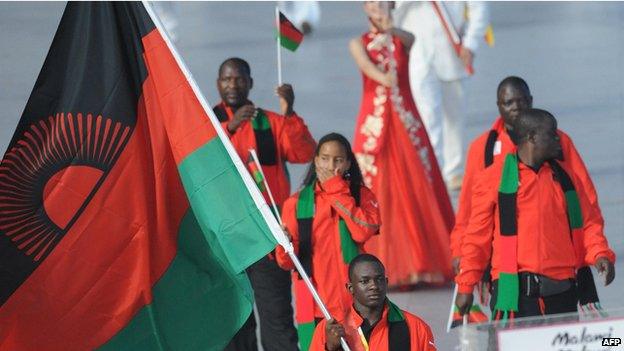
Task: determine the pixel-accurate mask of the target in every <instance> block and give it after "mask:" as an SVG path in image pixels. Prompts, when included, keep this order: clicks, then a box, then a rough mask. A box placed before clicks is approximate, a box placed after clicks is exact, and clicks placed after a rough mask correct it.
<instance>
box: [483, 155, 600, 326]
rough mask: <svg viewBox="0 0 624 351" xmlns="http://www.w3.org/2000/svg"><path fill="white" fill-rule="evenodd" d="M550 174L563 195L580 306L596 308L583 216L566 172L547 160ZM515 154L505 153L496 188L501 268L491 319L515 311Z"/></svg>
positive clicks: (516, 300)
mask: <svg viewBox="0 0 624 351" xmlns="http://www.w3.org/2000/svg"><path fill="white" fill-rule="evenodd" d="M549 164H550V166H551V168H552V169H553V172H554V176H555V178H556V179H557V180H558V182H559V185H560V186H561V188H562V191H563V193H564V195H565V200H566V212H567V216H568V223H569V226H570V236H571V240H572V243H573V246H574V249H575V251H576V269H577V273H576V276H577V277H576V278H577V279H576V284H577V290H578V299H579V303H580V304H581V306H583V305H589V306H591V307H594V308H598V309H599V308H600V304H599V302H598V294H597V293H596V286H595V284H594V280H593V276H592V273H591V269H590V268H589V267H587V266H584V263H583V254H582V252H583V235H584V233H583V216H582V213H581V206H580V203H579V198H578V194H577V192H576V189H575V188H574V184H573V183H572V180H571V178H570V176H569V175H568V174H567V173H566V172H565V170H564V169H563V168H562V167H561V166H560V165H559V163H558V162H557V161H555V160H551V161H549ZM518 180H519V171H518V156H517V154H515V153H510V154H507V156H505V161H504V165H503V171H502V175H501V183H500V186H499V190H498V206H499V220H500V235H501V238H500V239H501V257H502V262H501V269H500V273H499V277H498V294H497V298H496V305H495V306H494V313H495V318H494V319H495V320H503V321H505V320H507V319H508V318H509V319H513V317H514V312H517V311H518V298H519V293H520V281H519V278H518V240H517V239H518V222H517V194H518Z"/></svg>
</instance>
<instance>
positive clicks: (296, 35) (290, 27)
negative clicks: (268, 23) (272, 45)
mask: <svg viewBox="0 0 624 351" xmlns="http://www.w3.org/2000/svg"><path fill="white" fill-rule="evenodd" d="M277 35H278V36H279V41H280V43H281V44H282V46H283V47H285V48H286V49H288V50H290V51H293V52H294V51H295V50H297V48H298V47H299V44H301V42H302V41H303V33H301V32H300V31H299V29H297V27H295V25H294V24H292V22H290V21H289V20H288V18H286V16H284V14H283V13H282V12H281V11H280V12H279V28H278V32H277Z"/></svg>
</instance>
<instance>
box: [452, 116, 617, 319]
mask: <svg viewBox="0 0 624 351" xmlns="http://www.w3.org/2000/svg"><path fill="white" fill-rule="evenodd" d="M513 127H514V129H513V130H514V139H515V141H516V143H517V151H512V152H509V153H507V154H506V155H505V157H504V160H503V162H496V163H494V164H493V165H492V166H491V167H488V168H487V169H485V170H484V171H482V172H481V173H479V174H478V175H477V177H476V180H475V184H474V187H473V196H472V202H471V210H470V220H469V223H468V226H467V229H466V231H465V233H464V238H463V240H462V243H461V263H460V267H461V269H460V273H459V274H458V275H457V277H456V278H455V281H456V283H457V285H458V296H457V299H456V304H457V307H458V308H459V310H460V314H464V313H467V312H468V310H469V308H470V306H471V305H472V291H473V288H474V286H475V285H476V284H477V283H478V282H479V281H480V279H481V276H482V274H483V271H484V270H485V268H486V266H487V265H488V263H490V262H491V265H492V279H493V292H492V302H491V307H492V310H493V313H494V317H495V319H506V318H514V317H526V316H535V315H544V314H554V313H565V312H575V311H576V309H577V302H578V301H579V294H582V293H584V289H583V286H582V284H584V283H585V282H584V281H583V280H584V279H586V278H583V274H582V272H583V270H589V268H587V267H586V265H594V266H595V267H596V269H597V270H598V272H599V273H600V274H602V275H603V276H604V282H605V285H608V284H610V283H611V281H613V279H614V278H615V270H614V262H615V254H614V253H613V251H612V250H611V249H610V248H609V246H608V243H607V239H606V238H605V236H604V233H603V229H604V228H603V223H602V221H598V220H596V218H595V217H594V216H592V215H591V212H592V211H593V207H592V204H591V202H590V199H589V196H588V195H587V192H586V190H585V188H584V184H583V182H582V181H580V180H579V178H578V177H577V176H576V173H575V172H573V171H572V169H571V168H570V167H569V165H565V164H564V163H563V162H559V161H557V160H556V159H557V158H559V157H560V156H561V151H562V148H561V144H560V138H559V132H558V131H557V121H556V120H555V118H554V117H553V116H552V115H551V114H550V113H548V112H546V111H543V110H538V109H526V110H524V111H522V112H520V113H519V114H518V116H517V117H516V118H515V120H514V123H513ZM592 283H593V281H592Z"/></svg>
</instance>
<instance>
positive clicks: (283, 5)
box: [277, 1, 321, 35]
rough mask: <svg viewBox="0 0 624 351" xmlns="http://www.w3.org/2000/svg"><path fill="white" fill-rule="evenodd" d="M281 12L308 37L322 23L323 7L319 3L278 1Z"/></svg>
mask: <svg viewBox="0 0 624 351" xmlns="http://www.w3.org/2000/svg"><path fill="white" fill-rule="evenodd" d="M277 3H278V7H279V9H280V11H282V12H283V13H284V15H285V16H286V17H288V19H289V20H291V21H292V23H293V24H294V25H295V26H296V27H297V28H299V30H301V31H302V32H303V34H305V35H308V34H310V33H311V32H312V29H313V28H317V27H318V25H319V22H320V21H321V6H320V5H319V2H318V1H278V2H277Z"/></svg>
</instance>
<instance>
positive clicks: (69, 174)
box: [0, 2, 278, 351]
mask: <svg viewBox="0 0 624 351" xmlns="http://www.w3.org/2000/svg"><path fill="white" fill-rule="evenodd" d="M152 18H153V16H151V10H150V9H146V8H144V5H143V4H142V3H139V2H117V3H104V2H98V3H88V2H70V3H68V5H67V7H66V10H65V12H64V14H63V18H62V19H61V22H60V25H59V28H58V30H57V33H56V35H55V37H54V41H53V42H52V46H51V48H50V51H49V53H48V56H47V57H46V60H45V62H44V65H43V68H42V70H41V72H40V74H39V77H38V79H37V81H36V83H35V86H34V88H33V91H32V94H31V96H30V98H29V100H28V103H27V105H26V107H25V109H24V112H23V114H22V118H21V120H20V123H19V125H18V126H17V129H16V131H15V134H14V136H13V139H12V140H11V143H10V144H9V147H8V150H7V152H6V154H5V156H4V158H3V159H2V163H1V164H0V350H68V349H75V350H91V349H95V348H98V349H103V350H164V349H167V350H169V349H171V350H176V349H177V350H181V349H185V350H194V349H202V350H215V351H216V350H222V349H223V348H224V346H225V345H226V344H227V342H228V341H229V339H231V337H232V336H233V335H234V334H235V333H236V331H237V330H238V329H239V328H240V326H241V325H242V324H243V323H244V322H245V320H246V319H247V318H248V316H249V314H250V312H251V310H252V305H253V297H252V295H251V287H250V284H249V281H248V279H247V277H246V275H245V273H244V272H243V271H244V270H245V269H246V268H247V267H248V266H249V265H251V264H252V263H254V262H255V261H257V260H258V259H260V258H261V257H263V256H265V255H266V254H267V253H268V252H269V251H271V250H272V249H273V247H274V246H275V239H274V238H273V236H272V235H271V230H270V229H269V227H268V226H267V223H268V224H269V225H270V226H271V228H272V229H276V228H278V227H277V223H276V221H275V220H274V219H273V218H271V214H270V211H269V209H268V207H266V206H264V207H259V205H261V204H262V203H263V202H262V198H261V195H260V193H259V192H258V190H257V189H256V188H255V186H254V185H253V181H252V180H251V177H250V176H249V175H248V174H247V173H246V171H245V169H244V167H243V166H242V162H241V161H240V159H239V158H238V157H237V155H236V154H235V152H234V150H233V149H232V147H231V145H230V144H229V141H228V140H227V137H225V134H224V132H223V131H222V130H220V127H219V126H217V123H218V122H217V121H216V118H215V117H214V116H210V115H208V114H207V112H208V110H207V105H206V104H205V101H204V100H203V98H202V97H201V95H200V94H199V91H198V88H197V85H196V84H195V83H194V81H192V79H191V80H190V82H189V81H188V80H187V78H186V76H190V75H189V74H188V71H187V70H186V68H185V67H184V66H183V64H182V63H181V61H180V59H179V57H178V56H177V54H176V53H175V50H174V49H173V48H172V47H171V46H170V44H169V42H168V41H167V40H166V39H165V38H163V37H162V35H161V32H160V31H159V29H158V28H157V27H156V25H155V24H154V23H153V22H152ZM172 50H173V51H172ZM183 70H184V72H183ZM198 94H199V95H198ZM232 157H233V158H232Z"/></svg>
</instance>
